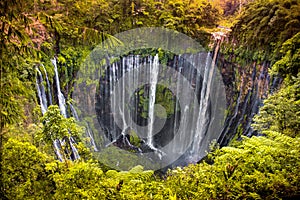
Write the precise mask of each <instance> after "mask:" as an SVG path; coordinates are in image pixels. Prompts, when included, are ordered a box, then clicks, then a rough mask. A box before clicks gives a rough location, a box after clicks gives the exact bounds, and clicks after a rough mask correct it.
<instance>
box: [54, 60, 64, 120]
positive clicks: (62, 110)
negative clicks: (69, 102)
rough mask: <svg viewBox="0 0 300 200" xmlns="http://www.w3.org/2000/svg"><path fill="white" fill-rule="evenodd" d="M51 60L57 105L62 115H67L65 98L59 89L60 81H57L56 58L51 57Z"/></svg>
mask: <svg viewBox="0 0 300 200" xmlns="http://www.w3.org/2000/svg"><path fill="white" fill-rule="evenodd" d="M51 62H52V65H53V66H54V73H55V82H56V88H57V97H58V105H59V108H60V112H61V114H62V115H63V116H64V117H67V109H66V100H65V97H64V95H63V94H62V93H61V89H60V81H59V76H58V71H57V63H56V58H53V59H51Z"/></svg>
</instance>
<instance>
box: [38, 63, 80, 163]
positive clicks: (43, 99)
mask: <svg viewBox="0 0 300 200" xmlns="http://www.w3.org/2000/svg"><path fill="white" fill-rule="evenodd" d="M51 62H52V64H53V66H54V72H55V80H56V86H57V94H58V104H59V108H60V111H61V114H62V115H63V116H64V117H67V110H66V106H65V98H64V96H63V94H62V92H61V89H60V82H59V76H58V70H57V63H56V59H55V58H54V59H52V60H51ZM41 66H42V67H43V70H44V73H45V78H46V83H47V87H48V95H49V102H50V104H49V105H52V95H51V85H50V81H49V78H48V74H47V71H46V69H45V67H44V65H41ZM36 71H37V73H38V75H37V76H36V85H37V93H38V97H39V100H40V106H41V111H42V114H43V115H44V114H45V112H46V111H47V109H48V102H47V95H46V92H45V88H44V85H43V74H42V73H41V71H40V70H39V69H38V68H36ZM70 108H71V111H72V112H74V111H75V112H74V115H75V116H74V117H75V118H77V119H79V118H78V115H77V113H76V110H75V109H74V107H73V106H72V105H71V104H70ZM68 139H69V145H70V148H71V150H72V155H73V159H74V160H76V159H79V158H80V156H79V154H78V150H77V149H76V147H75V146H74V144H75V143H76V142H75V141H74V138H73V137H72V136H70V137H69V138H68ZM62 143H65V141H61V140H59V139H55V140H54V141H53V146H54V151H55V154H56V155H57V158H58V159H59V160H60V161H63V155H62V154H61V148H62V147H61V144H62Z"/></svg>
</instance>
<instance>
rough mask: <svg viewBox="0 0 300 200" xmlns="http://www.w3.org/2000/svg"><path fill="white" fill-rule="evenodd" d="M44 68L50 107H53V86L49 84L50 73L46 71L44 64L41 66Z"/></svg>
mask: <svg viewBox="0 0 300 200" xmlns="http://www.w3.org/2000/svg"><path fill="white" fill-rule="evenodd" d="M41 66H42V67H43V70H44V73H45V77H46V83H47V87H48V95H49V98H48V99H49V105H52V94H51V85H50V82H49V78H48V73H47V71H46V68H45V66H44V65H43V64H42V65H41Z"/></svg>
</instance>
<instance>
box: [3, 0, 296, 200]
mask: <svg viewBox="0 0 300 200" xmlns="http://www.w3.org/2000/svg"><path fill="white" fill-rule="evenodd" d="M214 2H215V3H216V2H222V4H221V6H216V5H215V4H211V3H210V2H208V1H205V0H199V1H190V0H162V1H156V0H138V1H132V0H123V1H120V2H119V1H116V0H108V1H104V0H85V1H81V0H73V1H72V0H54V1H52V0H51V1H50V0H35V1H31V0H22V1H17V0H4V1H1V2H0V20H1V21H0V29H1V32H0V54H1V60H0V77H1V82H0V84H1V85H0V89H1V91H0V198H3V199H281V198H283V199H286V198H290V199H293V198H294V199H295V198H297V197H298V198H299V196H300V185H299V183H300V177H299V174H300V158H299V154H300V140H299V130H300V124H299V121H300V111H299V108H300V96H299V94H300V91H299V88H300V87H299V84H300V78H299V74H300V73H299V68H300V67H299V63H300V57H299V55H300V50H299V49H300V47H299V43H300V38H299V37H300V33H299V30H300V28H299V27H300V22H299V21H300V19H299V16H300V9H299V6H300V2H299V0H284V1H281V0H254V1H249V3H248V4H246V5H245V7H243V8H242V7H239V6H238V2H237V1H236V0H233V1H231V0H226V1H221V0H220V1H214ZM240 2H241V1H240ZM243 2H248V1H243ZM220 8H223V9H224V14H225V15H229V14H230V13H233V12H234V11H237V10H238V11H239V15H238V18H237V19H236V23H235V25H234V26H233V27H232V33H231V36H230V41H233V43H230V44H228V45H224V49H225V50H227V51H226V52H227V53H228V54H229V55H234V56H235V58H236V59H235V60H234V61H235V62H240V61H244V62H248V61H249V60H251V61H258V62H261V61H267V62H270V63H272V68H271V69H270V71H271V72H272V74H279V75H280V76H282V77H283V78H285V80H284V83H283V85H282V87H281V88H280V89H278V91H275V92H274V93H273V94H272V95H270V96H269V97H268V98H267V99H266V100H265V101H264V106H262V108H261V109H260V114H259V115H257V116H256V117H255V123H254V124H253V127H254V128H256V130H258V131H259V133H261V134H262V135H263V136H260V137H251V138H246V137H243V138H242V139H241V141H234V142H233V143H232V145H231V146H229V147H223V148H221V149H220V148H215V149H213V151H212V152H211V153H210V154H208V156H207V158H205V159H204V161H203V162H201V163H199V164H191V165H189V166H187V167H184V168H179V167H178V168H176V169H173V170H169V171H168V173H167V174H166V175H164V176H163V177H158V176H156V175H155V173H154V172H153V171H151V170H149V171H148V170H146V171H145V170H144V167H143V166H135V167H133V168H132V169H131V170H129V171H122V172H120V171H116V170H108V168H106V167H105V166H103V163H102V164H100V163H99V162H98V161H97V160H99V159H98V158H97V157H96V159H95V157H92V155H91V152H90V151H89V149H88V148H86V147H85V145H84V144H85V141H84V138H82V133H83V130H82V128H81V127H80V126H78V125H77V124H76V123H75V121H74V119H73V118H68V119H67V118H64V117H63V116H62V115H61V114H60V111H59V109H58V107H57V106H50V107H49V108H48V111H47V112H46V113H45V115H44V116H41V113H40V111H37V110H39V108H38V105H37V100H36V97H35V96H36V95H35V67H38V66H40V65H41V64H44V65H45V67H46V69H47V71H49V74H50V75H51V76H52V75H53V69H52V66H51V63H50V61H49V59H50V58H53V57H54V56H55V57H57V59H58V63H59V66H60V67H59V73H60V74H61V77H60V78H61V82H62V90H63V92H64V93H65V96H66V97H67V96H68V95H70V93H71V92H72V84H73V81H74V80H73V77H74V75H75V74H76V72H77V70H78V69H79V65H80V62H81V61H82V59H84V57H85V55H87V54H88V53H89V52H90V51H91V50H92V49H93V47H95V45H97V44H99V42H101V41H103V40H104V39H109V40H110V41H111V43H110V44H111V45H115V44H117V43H118V42H119V41H117V40H115V39H114V38H113V37H111V36H110V35H114V34H116V33H119V32H121V31H125V30H129V29H131V28H137V27H147V26H159V27H166V28H170V29H175V30H178V31H180V32H182V33H185V34H187V35H189V36H191V37H193V38H195V39H197V40H198V41H200V42H201V44H203V45H204V46H205V45H207V43H208V41H209V37H210V35H209V30H211V29H212V28H214V27H215V26H216V25H217V24H218V22H219V21H218V20H219V19H220V17H221V16H220V13H221V12H222V11H221V10H220ZM238 8H239V9H238ZM50 81H51V82H53V80H50ZM161 98H162V99H159V100H160V101H163V98H165V99H168V100H169V99H171V98H172V95H171V94H168V93H166V96H165V97H161ZM53 100H54V99H53ZM145 101H147V99H145ZM164 102H166V101H164ZM35 105H37V106H36V108H34V107H35ZM145 105H148V104H147V103H145ZM166 107H167V108H169V109H167V110H166V113H167V114H168V113H171V112H172V108H173V107H174V106H173V105H169V107H168V106H166ZM146 109H147V108H145V110H146ZM155 112H157V113H156V114H157V115H158V116H159V115H163V114H164V113H163V112H162V111H161V110H156V111H155ZM70 135H72V136H73V137H74V138H75V139H76V140H77V144H76V147H77V149H78V151H79V154H80V156H81V159H79V160H76V161H71V160H70V159H69V157H70V155H69V154H68V153H67V152H68V151H62V152H61V153H62V154H63V156H64V159H63V162H59V161H57V160H56V159H55V158H56V157H55V154H54V151H53V140H55V139H63V138H68V137H69V136H70ZM66 148H69V147H68V146H67V145H66V146H63V149H66ZM116 149H117V148H108V149H107V151H111V152H112V153H115V154H118V150H116ZM69 152H70V151H69ZM99 156H101V154H100V155H99ZM126 156H127V155H124V156H123V158H124V160H125V161H124V163H125V164H126V165H128V166H130V162H126V159H128V160H130V159H133V158H132V157H130V156H128V157H126ZM102 159H106V158H102ZM112 159H114V158H112ZM141 164H145V163H143V161H142V160H141ZM145 165H147V166H150V164H149V165H148V164H147V163H146V164H145Z"/></svg>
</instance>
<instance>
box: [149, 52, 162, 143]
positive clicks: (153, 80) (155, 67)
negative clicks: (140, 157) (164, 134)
mask: <svg viewBox="0 0 300 200" xmlns="http://www.w3.org/2000/svg"><path fill="white" fill-rule="evenodd" d="M150 67H151V68H150V95H149V110H148V111H149V113H148V114H149V118H148V119H149V123H148V126H149V129H148V137H147V144H148V145H149V147H151V148H154V145H153V138H152V137H153V133H152V131H153V125H154V105H155V97H156V94H155V93H156V85H157V78H158V71H159V62H158V55H157V54H156V56H155V57H154V60H153V64H152V65H151V66H150ZM149 124H150V125H149Z"/></svg>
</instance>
